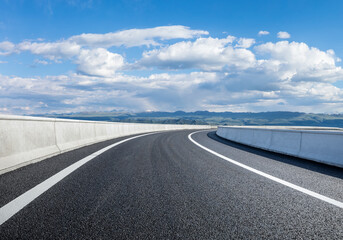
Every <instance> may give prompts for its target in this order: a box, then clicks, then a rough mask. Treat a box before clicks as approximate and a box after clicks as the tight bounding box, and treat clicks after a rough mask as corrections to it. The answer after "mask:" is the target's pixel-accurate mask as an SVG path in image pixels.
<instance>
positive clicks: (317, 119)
mask: <svg viewBox="0 0 343 240" xmlns="http://www.w3.org/2000/svg"><path fill="white" fill-rule="evenodd" d="M36 116H42V117H55V118H67V119H79V120H92V121H111V122H137V123H165V124H201V125H209V124H210V125H283V126H322V127H341V128H343V114H313V113H302V112H259V113H252V112H208V111H196V112H183V111H177V112H140V113H127V112H117V111H110V112H80V113H68V114H43V115H36Z"/></svg>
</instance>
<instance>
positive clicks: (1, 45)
mask: <svg viewBox="0 0 343 240" xmlns="http://www.w3.org/2000/svg"><path fill="white" fill-rule="evenodd" d="M14 51H15V45H14V44H13V43H11V42H9V41H3V42H0V56H1V55H2V56H6V55H9V54H11V53H13V52H14Z"/></svg>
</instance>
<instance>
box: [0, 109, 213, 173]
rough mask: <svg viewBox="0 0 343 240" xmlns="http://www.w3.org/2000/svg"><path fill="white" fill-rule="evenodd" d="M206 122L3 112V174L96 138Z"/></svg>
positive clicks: (0, 158) (0, 149)
mask: <svg viewBox="0 0 343 240" xmlns="http://www.w3.org/2000/svg"><path fill="white" fill-rule="evenodd" d="M205 128H211V126H207V125H177V124H175V125H173V124H144V123H142V124H138V123H113V122H95V121H79V120H66V119H57V118H37V117H23V116H11V115H0V174H3V173H5V172H8V171H11V170H14V169H16V168H19V167H22V166H25V165H27V164H30V163H34V162H37V161H40V160H43V159H46V158H48V157H51V156H54V155H57V154H60V153H63V152H66V151H69V150H72V149H75V148H79V147H82V146H86V145H89V144H93V143H96V142H100V141H104V140H108V139H113V138H117V137H122V136H127V135H131V134H140V133H146V132H154V131H166V130H178V129H205Z"/></svg>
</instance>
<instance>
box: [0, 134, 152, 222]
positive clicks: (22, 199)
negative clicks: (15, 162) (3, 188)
mask: <svg viewBox="0 0 343 240" xmlns="http://www.w3.org/2000/svg"><path fill="white" fill-rule="evenodd" d="M155 133H157V132H153V133H147V134H142V135H138V136H134V137H130V138H127V139H124V140H122V141H120V142H117V143H114V144H112V145H109V146H107V147H105V148H103V149H100V150H99V151H97V152H95V153H93V154H91V155H89V156H87V157H85V158H83V159H81V160H79V161H77V162H76V163H73V164H72V165H70V166H69V167H67V168H65V169H63V170H61V171H60V172H58V173H56V174H55V175H53V176H51V177H50V178H48V179H46V180H45V181H44V182H42V183H40V184H38V185H37V186H35V187H33V188H31V189H30V190H28V191H27V192H25V193H23V194H22V195H20V196H19V197H17V198H16V199H14V200H12V201H11V202H9V203H7V204H6V205H5V206H3V207H2V208H0V225H2V224H3V223H4V222H6V221H7V220H8V219H10V218H11V217H12V216H13V215H14V214H16V213H18V212H19V211H20V210H21V209H23V208H24V207H25V206H26V205H28V204H29V203H31V202H32V201H33V200H35V199H36V198H37V197H39V196H40V195H41V194H43V193H44V192H45V191H47V190H48V189H50V188H51V187H52V186H54V185H55V184H56V183H58V182H59V181H61V180H62V179H63V178H65V177H66V176H68V175H69V174H71V173H72V172H74V171H75V170H76V169H78V168H79V167H81V166H82V165H84V164H85V163H87V162H89V161H90V160H92V159H94V158H95V157H97V156H99V155H100V154H102V153H104V152H106V151H107V150H109V149H111V148H113V147H115V146H118V145H119V144H122V143H124V142H127V141H130V140H132V139H135V138H139V137H143V136H147V135H151V134H155Z"/></svg>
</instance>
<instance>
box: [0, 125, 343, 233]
mask: <svg viewBox="0 0 343 240" xmlns="http://www.w3.org/2000/svg"><path fill="white" fill-rule="evenodd" d="M193 132H194V131H188V130H186V131H171V132H162V133H155V134H151V135H146V136H141V137H137V138H134V139H131V140H128V141H126V142H122V143H121V144H119V145H116V146H114V147H112V148H110V149H109V150H107V151H105V152H104V153H102V154H100V155H98V156H95V155H94V156H93V158H92V159H91V160H89V161H88V162H86V163H85V164H84V165H82V166H80V167H79V168H77V169H75V171H73V172H71V173H70V174H69V175H66V176H65V177H63V178H62V179H61V180H60V181H58V182H57V183H56V184H55V185H53V186H51V187H49V188H48V189H47V190H46V191H45V192H43V193H42V194H41V195H39V196H38V197H37V198H35V199H34V200H32V201H31V200H30V201H29V203H28V204H27V205H26V206H25V207H24V208H23V209H19V210H18V211H17V213H16V214H14V215H13V216H11V217H9V218H8V220H7V219H6V220H4V222H3V224H2V225H1V226H0V239H343V208H342V207H339V203H342V202H343V170H342V169H340V168H335V167H331V166H326V165H323V164H319V163H314V162H311V161H306V160H303V159H298V158H294V157H288V156H285V155H280V154H276V153H270V152H266V151H263V150H259V149H255V148H251V147H247V146H243V145H240V144H237V143H233V142H230V141H227V140H224V139H221V138H219V137H217V136H216V135H215V132H214V131H213V130H212V131H208V130H207V131H202V132H197V133H194V134H193V135H191V136H190V138H191V139H193V140H194V141H195V142H196V143H198V144H200V145H201V146H204V147H205V148H208V149H210V150H212V151H214V152H215V153H218V154H220V155H222V156H225V157H227V158H230V159H232V160H234V161H237V162H238V163H239V164H243V166H248V167H250V168H252V169H254V170H256V171H260V172H262V173H263V174H265V175H267V176H273V177H275V178H276V179H281V180H282V181H285V182H287V183H289V184H293V185H295V186H299V187H300V188H301V189H305V190H309V191H310V192H311V193H312V192H314V193H318V194H320V196H324V197H327V198H328V199H332V200H334V201H336V202H338V206H337V205H334V204H331V203H330V202H327V201H325V199H324V200H323V199H321V198H320V197H319V198H317V197H313V196H311V195H309V194H307V193H306V192H305V193H304V192H302V191H300V190H297V189H294V188H291V187H289V186H287V185H284V184H281V183H279V182H278V181H276V180H275V181H274V180H273V179H269V178H267V177H265V176H263V175H260V174H256V173H255V172H252V171H250V170H248V169H246V168H244V167H242V166H239V165H237V164H233V163H231V162H228V161H226V160H225V159H223V158H221V157H218V156H216V155H214V154H212V153H211V152H208V151H206V150H205V149H204V148H201V147H199V146H198V145H196V144H195V143H194V142H192V141H191V140H190V138H189V135H190V134H191V133H193ZM128 138H129V137H125V138H118V139H114V140H110V141H106V142H102V143H98V144H94V145H91V146H88V147H84V148H81V149H77V150H74V151H71V152H67V153H64V154H62V155H59V156H55V157H52V158H50V159H47V160H44V161H41V162H39V163H36V164H32V165H28V166H26V167H23V168H21V169H18V170H16V171H13V172H10V173H6V174H3V175H1V176H0V193H1V194H0V207H1V209H2V210H3V212H4V209H5V208H6V206H8V205H9V203H11V202H12V201H13V200H14V199H16V198H17V197H20V196H21V195H22V194H24V193H25V192H27V191H29V190H30V189H32V188H34V187H35V186H37V185H38V184H40V183H42V182H43V181H45V180H46V179H48V178H49V177H51V176H53V175H54V174H56V173H58V172H60V171H61V170H63V169H65V168H67V167H68V166H71V165H72V164H74V163H77V162H78V161H79V160H80V159H83V158H85V157H87V156H89V155H91V154H92V153H94V152H96V151H98V150H100V149H102V148H104V147H106V146H109V145H111V144H114V143H118V142H120V141H121V140H123V139H128ZM26 198H27V197H26ZM13 205H14V206H15V204H13ZM5 210H6V209H5ZM6 211H7V210H6ZM0 212H1V210H0ZM3 212H2V213H3ZM4 215H5V214H3V216H4ZM0 218H1V216H0ZM3 218H4V217H3Z"/></svg>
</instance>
